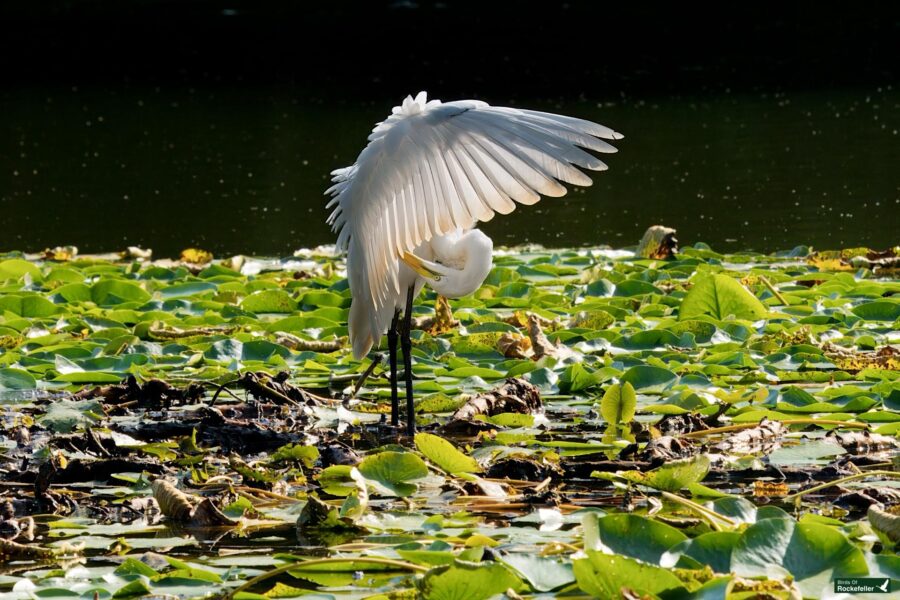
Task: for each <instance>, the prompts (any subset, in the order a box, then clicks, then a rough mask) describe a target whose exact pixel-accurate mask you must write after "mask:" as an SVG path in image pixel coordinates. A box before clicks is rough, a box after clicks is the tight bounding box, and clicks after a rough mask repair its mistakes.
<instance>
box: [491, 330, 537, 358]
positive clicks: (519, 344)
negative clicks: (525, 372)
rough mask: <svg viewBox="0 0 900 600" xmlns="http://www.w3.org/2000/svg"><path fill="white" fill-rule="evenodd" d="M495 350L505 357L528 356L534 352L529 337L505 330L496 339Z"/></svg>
mask: <svg viewBox="0 0 900 600" xmlns="http://www.w3.org/2000/svg"><path fill="white" fill-rule="evenodd" d="M497 350H499V351H500V352H501V353H502V354H503V356H505V357H506V358H530V357H531V356H532V355H533V354H534V351H533V350H532V349H531V339H530V338H527V337H525V336H524V335H522V334H521V333H513V332H506V333H504V334H503V335H501V336H500V339H498V340H497Z"/></svg>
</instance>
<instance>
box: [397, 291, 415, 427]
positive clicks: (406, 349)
mask: <svg viewBox="0 0 900 600" xmlns="http://www.w3.org/2000/svg"><path fill="white" fill-rule="evenodd" d="M413 293H414V288H413V287H412V286H410V288H409V289H408V290H407V292H406V311H405V312H404V313H403V327H401V330H400V331H401V336H400V345H401V346H402V348H403V374H404V375H405V379H406V432H407V433H408V434H409V435H415V433H416V410H415V407H414V406H413V380H412V376H413V373H412V340H411V339H410V337H409V335H410V332H411V330H412V305H413Z"/></svg>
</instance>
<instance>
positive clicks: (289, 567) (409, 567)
mask: <svg viewBox="0 0 900 600" xmlns="http://www.w3.org/2000/svg"><path fill="white" fill-rule="evenodd" d="M348 562H352V563H366V564H370V565H385V566H389V567H397V568H398V569H402V570H405V571H415V572H417V573H425V572H427V571H428V567H423V566H421V565H416V564H413V563H409V562H404V561H402V560H393V559H391V558H374V557H368V556H359V557H355V558H353V557H351V558H317V559H313V560H301V561H298V562H293V563H288V564H286V565H281V566H280V567H278V568H276V569H272V570H271V571H266V572H265V573H263V574H262V575H257V576H256V577H254V578H252V579H248V580H247V581H245V582H244V583H243V584H241V586H240V587H237V588H235V589H234V590H232V591H231V592H229V593H227V594H225V596H224V597H223V598H224V600H231V599H232V598H234V597H235V596H236V595H237V594H240V593H241V592H245V591H247V590H249V589H250V588H252V587H253V586H255V585H256V584H258V583H260V582H263V581H265V580H266V579H271V578H272V577H276V576H278V575H281V574H282V573H287V572H288V571H297V570H301V569H303V568H304V567H311V566H314V565H327V564H334V563H348Z"/></svg>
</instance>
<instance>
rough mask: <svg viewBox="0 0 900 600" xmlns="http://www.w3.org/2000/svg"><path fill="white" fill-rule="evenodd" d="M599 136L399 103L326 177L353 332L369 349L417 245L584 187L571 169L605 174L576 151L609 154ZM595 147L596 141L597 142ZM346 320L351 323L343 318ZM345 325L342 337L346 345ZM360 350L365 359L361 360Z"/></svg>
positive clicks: (523, 118)
mask: <svg viewBox="0 0 900 600" xmlns="http://www.w3.org/2000/svg"><path fill="white" fill-rule="evenodd" d="M621 137H622V136H621V135H620V134H618V133H616V132H615V131H613V130H612V129H609V128H608V127H604V126H602V125H598V124H596V123H592V122H590V121H584V120H581V119H575V118H572V117H565V116H561V115H554V114H550V113H543V112H537V111H531V110H520V109H514V108H502V107H495V106H490V105H488V104H486V103H484V102H479V101H476V100H462V101H459V102H448V103H441V102H440V101H439V100H432V101H431V102H426V98H425V93H424V92H422V93H420V94H419V95H418V96H416V98H415V99H413V98H411V97H407V98H406V100H404V102H403V104H402V105H401V106H398V107H395V108H394V110H393V114H392V115H391V116H390V117H388V119H387V120H385V121H384V122H382V123H379V124H378V125H377V126H376V127H375V129H373V130H372V134H371V135H370V136H369V144H368V146H366V148H365V149H364V150H363V151H362V153H361V154H360V155H359V158H358V159H357V160H356V163H355V164H354V165H353V166H351V167H347V168H345V169H338V170H337V171H334V172H333V173H332V175H333V179H332V181H333V183H334V185H333V186H332V187H331V188H330V189H329V190H328V193H330V194H332V196H333V198H332V200H331V202H330V203H329V207H331V206H335V205H336V206H335V209H334V212H332V214H331V216H330V217H329V223H331V224H332V225H333V228H334V230H335V231H336V232H339V235H338V247H340V248H343V249H347V250H348V251H349V254H348V276H349V278H350V287H351V292H352V295H353V303H354V304H356V305H357V306H356V307H355V308H356V310H355V311H352V313H355V316H356V322H357V323H359V321H360V319H362V318H363V315H364V314H365V315H368V318H369V320H370V321H371V323H370V324H369V326H368V328H369V329H370V330H371V331H370V332H369V333H370V337H371V338H372V339H371V340H370V341H365V340H361V342H360V343H357V341H356V340H354V351H356V352H357V354H359V352H360V351H362V353H363V354H364V353H365V352H366V351H368V344H370V343H375V342H377V340H378V339H379V338H380V335H381V332H382V331H383V330H384V328H386V326H387V322H386V321H385V320H386V319H387V320H389V319H390V318H391V315H392V313H393V311H394V303H395V302H396V300H397V298H401V297H403V295H405V290H403V291H401V290H399V283H398V273H399V263H398V259H400V258H401V257H402V256H403V255H404V254H406V253H407V252H412V251H413V250H414V249H415V248H416V246H418V245H419V244H420V243H422V242H423V241H427V240H430V239H431V238H433V237H435V236H438V235H444V234H446V233H448V232H449V231H451V230H454V229H457V228H460V229H467V228H470V227H472V226H473V225H474V224H475V223H476V222H478V221H489V220H490V219H491V218H493V216H494V214H496V213H498V212H499V213H502V214H506V213H509V212H511V211H512V210H513V209H514V208H515V206H516V204H515V203H516V202H519V203H521V204H534V203H535V202H537V201H538V200H539V199H540V196H541V195H545V196H562V195H564V194H565V193H566V188H565V187H563V186H562V184H560V181H563V182H567V183H572V184H575V185H581V186H587V185H590V184H591V179H590V178H589V177H588V176H587V175H585V174H584V173H583V172H582V171H580V170H579V169H578V168H576V167H581V168H585V169H590V170H594V171H600V170H604V169H606V165H605V164H604V163H603V162H601V161H600V160H599V159H597V158H596V157H595V156H593V155H592V154H590V153H588V152H585V150H583V149H588V150H593V151H595V152H615V151H616V150H615V148H613V147H612V146H611V145H610V144H608V143H607V142H605V141H603V139H609V140H615V139H620V138H621ZM601 138H602V139H601ZM353 316H354V315H353V314H351V317H353ZM353 325H354V324H353V323H351V337H358V336H355V335H354V332H353ZM363 347H365V349H364V350H363Z"/></svg>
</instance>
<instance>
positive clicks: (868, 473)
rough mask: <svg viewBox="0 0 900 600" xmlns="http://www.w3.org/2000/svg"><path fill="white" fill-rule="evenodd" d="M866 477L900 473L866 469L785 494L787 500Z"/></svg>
mask: <svg viewBox="0 0 900 600" xmlns="http://www.w3.org/2000/svg"><path fill="white" fill-rule="evenodd" d="M866 477H893V478H895V479H900V473H898V472H896V471H866V472H863V473H856V474H855V475H848V476H846V477H841V478H840V479H835V480H834V481H829V482H827V483H822V484H820V485H816V486H813V487H811V488H809V489H808V490H803V491H800V492H795V493H793V494H790V495H789V496H785V497H784V499H785V500H794V499H796V498H800V497H802V496H805V495H806V494H811V493H813V492H818V491H819V490H824V489H826V488H830V487H832V486H835V485H841V484H844V483H847V482H848V481H856V480H857V479H865V478H866Z"/></svg>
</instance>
